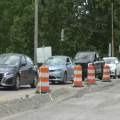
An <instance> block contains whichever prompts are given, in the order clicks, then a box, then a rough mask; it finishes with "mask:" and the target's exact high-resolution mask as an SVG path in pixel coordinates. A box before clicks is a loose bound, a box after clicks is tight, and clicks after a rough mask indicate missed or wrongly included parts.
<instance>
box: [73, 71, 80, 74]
mask: <svg viewBox="0 0 120 120" xmlns="http://www.w3.org/2000/svg"><path fill="white" fill-rule="evenodd" d="M74 74H82V71H80V70H79V71H77V70H75V71H74Z"/></svg>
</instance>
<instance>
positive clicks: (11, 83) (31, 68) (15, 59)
mask: <svg viewBox="0 0 120 120" xmlns="http://www.w3.org/2000/svg"><path fill="white" fill-rule="evenodd" d="M37 83H38V68H37V66H36V65H35V64H34V63H33V61H32V60H31V58H30V57H28V56H27V55H24V54H17V53H8V54H1V55H0V86H3V87H13V88H14V89H16V90H18V89H19V87H20V85H27V84H30V85H31V87H32V88H36V87H37Z"/></svg>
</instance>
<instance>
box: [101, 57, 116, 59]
mask: <svg viewBox="0 0 120 120" xmlns="http://www.w3.org/2000/svg"><path fill="white" fill-rule="evenodd" d="M103 59H118V58H117V57H104V58H103Z"/></svg>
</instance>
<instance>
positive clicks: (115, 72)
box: [103, 57, 120, 79]
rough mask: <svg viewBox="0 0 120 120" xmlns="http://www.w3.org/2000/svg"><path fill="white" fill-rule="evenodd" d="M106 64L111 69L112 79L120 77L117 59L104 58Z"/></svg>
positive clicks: (119, 66)
mask: <svg viewBox="0 0 120 120" xmlns="http://www.w3.org/2000/svg"><path fill="white" fill-rule="evenodd" d="M103 60H104V61H105V64H106V65H108V66H109V67H110V77H113V78H114V79H116V77H120V65H119V62H118V58H117V57H104V58H103Z"/></svg>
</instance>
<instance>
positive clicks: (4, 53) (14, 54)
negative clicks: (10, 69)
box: [1, 53, 23, 56]
mask: <svg viewBox="0 0 120 120" xmlns="http://www.w3.org/2000/svg"><path fill="white" fill-rule="evenodd" d="M1 55H5V56H6V55H18V56H21V55H23V54H19V53H4V54H1Z"/></svg>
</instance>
